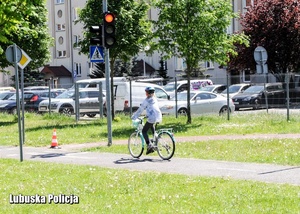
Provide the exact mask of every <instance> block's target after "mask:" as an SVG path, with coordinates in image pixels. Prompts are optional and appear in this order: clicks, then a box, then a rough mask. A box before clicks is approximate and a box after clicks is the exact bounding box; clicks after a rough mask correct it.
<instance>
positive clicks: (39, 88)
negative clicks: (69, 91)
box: [24, 86, 49, 91]
mask: <svg viewBox="0 0 300 214" xmlns="http://www.w3.org/2000/svg"><path fill="white" fill-rule="evenodd" d="M48 89H49V86H27V87H24V91H36V90H37V91H39V90H42V91H45V90H48Z"/></svg>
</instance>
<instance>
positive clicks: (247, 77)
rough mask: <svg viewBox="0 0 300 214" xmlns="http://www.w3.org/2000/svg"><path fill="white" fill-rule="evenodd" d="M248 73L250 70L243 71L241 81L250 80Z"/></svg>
mask: <svg viewBox="0 0 300 214" xmlns="http://www.w3.org/2000/svg"><path fill="white" fill-rule="evenodd" d="M250 74H251V71H250V70H248V69H247V70H244V71H243V82H250V81H251V78H250Z"/></svg>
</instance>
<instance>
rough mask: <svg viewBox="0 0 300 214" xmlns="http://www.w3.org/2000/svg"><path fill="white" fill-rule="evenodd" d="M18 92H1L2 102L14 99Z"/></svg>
mask: <svg viewBox="0 0 300 214" xmlns="http://www.w3.org/2000/svg"><path fill="white" fill-rule="evenodd" d="M15 93H16V92H12V91H0V100H7V99H9V98H10V97H12V96H13V95H14V94H15Z"/></svg>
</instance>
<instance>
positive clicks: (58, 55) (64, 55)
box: [57, 51, 67, 58]
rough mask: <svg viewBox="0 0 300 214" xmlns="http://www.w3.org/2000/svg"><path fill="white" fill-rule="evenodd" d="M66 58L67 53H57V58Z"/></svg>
mask: <svg viewBox="0 0 300 214" xmlns="http://www.w3.org/2000/svg"><path fill="white" fill-rule="evenodd" d="M66 56H67V51H57V57H58V58H63V57H66Z"/></svg>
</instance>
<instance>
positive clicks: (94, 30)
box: [90, 25, 102, 46]
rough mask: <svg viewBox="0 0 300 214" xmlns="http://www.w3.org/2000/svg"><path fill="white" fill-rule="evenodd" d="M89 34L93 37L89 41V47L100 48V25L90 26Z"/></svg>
mask: <svg viewBox="0 0 300 214" xmlns="http://www.w3.org/2000/svg"><path fill="white" fill-rule="evenodd" d="M90 33H91V34H92V35H93V36H92V37H91V39H90V43H91V45H97V46H102V25H100V26H99V25H97V26H91V27H90Z"/></svg>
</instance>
